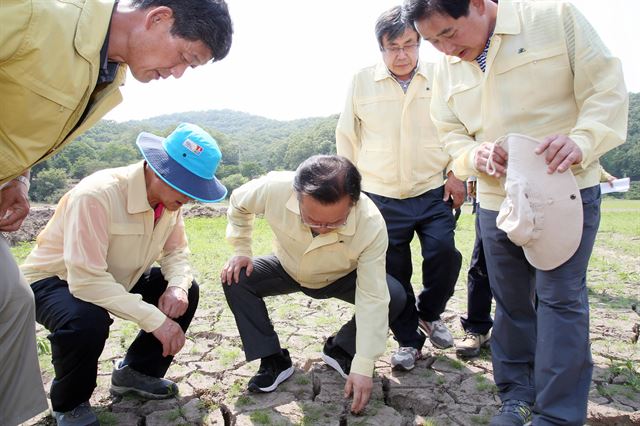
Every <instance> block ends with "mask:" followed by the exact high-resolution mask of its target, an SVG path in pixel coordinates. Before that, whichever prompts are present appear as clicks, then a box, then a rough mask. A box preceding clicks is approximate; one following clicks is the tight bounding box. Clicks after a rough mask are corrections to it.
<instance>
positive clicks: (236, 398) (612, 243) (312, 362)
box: [23, 202, 640, 426]
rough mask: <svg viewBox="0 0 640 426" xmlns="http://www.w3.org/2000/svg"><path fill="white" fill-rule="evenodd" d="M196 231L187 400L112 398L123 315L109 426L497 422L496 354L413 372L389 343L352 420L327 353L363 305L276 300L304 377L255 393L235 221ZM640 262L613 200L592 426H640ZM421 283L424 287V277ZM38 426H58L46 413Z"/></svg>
mask: <svg viewBox="0 0 640 426" xmlns="http://www.w3.org/2000/svg"><path fill="white" fill-rule="evenodd" d="M215 214H218V215H219V213H215ZM205 215H206V216H210V215H211V216H213V215H214V214H208V213H207V214H205ZM45 216H46V213H36V214H35V215H34V219H35V220H34V221H33V225H31V224H29V225H28V226H26V227H25V231H26V233H25V238H26V239H27V240H30V239H32V238H33V235H34V232H33V231H34V230H35V229H37V228H38V227H40V226H41V225H40V223H41V221H42V220H45V221H46V219H44V217H45ZM472 220H473V218H472V217H471V216H470V215H468V214H463V216H462V218H461V221H460V222H459V226H458V230H457V236H456V240H457V243H458V247H459V249H460V251H461V252H462V253H463V255H464V260H463V271H462V273H461V279H460V280H459V282H458V284H457V287H456V292H455V294H454V296H453V298H452V299H451V301H450V302H449V304H448V307H447V310H446V312H445V314H444V320H445V322H446V323H447V325H448V326H449V327H450V329H451V330H452V332H453V333H454V335H455V337H457V338H460V337H462V335H463V332H462V328H461V326H460V321H459V318H460V315H462V314H464V312H465V311H466V283H465V281H464V275H465V273H466V270H465V268H466V265H468V261H469V255H470V250H471V242H472V239H473V228H472V224H473V223H472ZM260 222H261V221H258V224H257V225H258V231H256V232H258V233H259V235H257V236H256V241H255V244H254V246H257V247H258V249H256V253H261V252H265V253H266V252H268V251H269V249H270V242H269V239H270V235H269V233H268V231H264V229H266V228H265V227H264V224H263V223H260ZM187 228H188V232H189V238H190V242H191V249H192V252H193V253H194V258H193V261H194V266H195V267H196V268H197V269H198V271H200V273H199V278H198V281H199V282H200V283H201V289H202V290H201V292H202V296H201V303H200V306H199V309H198V312H197V313H196V318H195V319H194V322H193V324H192V327H191V328H190V331H189V333H188V341H187V344H186V345H185V347H184V349H183V350H182V352H181V353H180V354H178V356H177V357H176V359H175V365H173V366H172V367H171V369H170V370H169V374H168V377H169V378H171V379H172V380H175V381H176V382H178V383H179V386H180V396H179V397H177V398H175V399H171V400H167V401H150V402H145V401H141V400H138V399H136V398H124V399H122V398H112V397H111V396H110V395H109V393H108V386H109V380H110V372H111V369H112V365H113V363H114V362H115V361H117V360H119V359H120V358H121V357H122V356H123V354H124V352H125V350H126V347H127V346H128V344H129V343H130V341H131V340H132V339H133V337H134V336H135V334H136V333H137V328H136V327H135V325H134V324H132V323H128V322H125V321H122V320H118V319H117V320H116V322H115V324H114V326H113V327H112V329H111V336H110V338H109V340H108V343H107V347H106V349H105V351H104V353H103V355H102V358H101V363H100V368H99V371H100V376H99V378H98V387H97V389H96V391H95V392H94V395H93V398H92V400H91V402H92V404H93V405H94V407H95V408H96V409H97V411H99V413H100V414H99V416H100V420H101V422H102V424H103V425H147V426H151V425H195V424H206V425H212V424H219V425H223V424H235V425H250V424H265V425H267V424H271V425H290V424H293V425H347V424H349V425H380V426H383V425H384V426H387V425H445V424H452V425H474V424H478V425H481V424H488V422H489V419H490V417H491V416H492V415H493V414H494V413H495V411H496V410H497V408H498V406H499V399H498V397H497V395H496V387H495V385H494V383H493V379H492V367H491V359H490V353H489V351H488V350H487V351H483V352H482V353H481V356H480V357H479V358H477V359H475V360H461V359H458V358H456V356H455V351H454V350H453V349H449V350H438V349H435V348H433V347H431V346H430V345H429V343H427V345H426V347H425V355H426V357H425V359H423V360H421V361H419V363H418V365H417V367H416V368H415V369H414V370H413V371H411V372H408V373H397V372H392V371H391V370H390V368H389V364H388V359H389V356H390V354H391V352H392V350H393V349H394V348H395V346H396V345H395V342H394V341H393V339H392V338H391V337H390V338H389V340H388V345H387V348H388V350H387V353H385V355H384V356H383V357H382V358H380V360H379V361H378V363H377V369H376V373H375V383H374V394H373V397H372V400H371V402H370V404H369V406H368V408H367V409H366V411H365V413H364V414H363V415H360V416H353V415H351V414H349V413H348V409H347V404H348V402H346V401H345V400H344V398H343V390H342V389H343V386H344V381H343V379H342V378H341V377H340V376H339V375H338V374H337V373H335V372H334V371H332V370H331V369H329V368H327V367H326V366H325V365H324V364H323V363H322V361H321V360H320V357H319V352H320V350H321V347H322V343H323V341H324V337H326V336H329V335H331V334H332V333H333V332H335V330H337V329H338V327H339V326H340V325H341V324H342V322H344V321H346V320H347V319H348V318H349V317H350V316H351V315H352V313H353V310H352V307H351V306H348V305H346V304H344V303H341V302H336V301H317V300H310V299H307V298H305V297H303V296H298V295H292V296H282V297H277V298H271V299H270V300H269V301H268V306H269V309H270V312H271V318H272V320H273V323H274V326H275V328H276V330H277V331H278V333H279V335H280V340H281V343H282V345H283V346H284V347H288V348H289V350H290V352H291V354H292V358H293V360H294V363H295V366H296V371H295V374H294V375H293V376H292V377H291V378H290V379H289V380H288V381H286V382H285V383H284V384H282V385H281V386H280V387H279V388H278V389H277V391H276V392H273V393H270V394H264V395H256V394H249V393H247V392H246V391H245V389H246V383H247V381H248V379H249V378H250V377H251V376H252V375H253V374H254V373H255V371H256V370H257V368H258V362H252V363H246V362H245V361H244V356H243V353H242V350H241V344H240V339H239V337H238V333H237V330H236V327H235V323H234V320H233V317H232V315H231V313H230V311H229V309H228V307H227V305H226V302H225V300H224V296H223V295H222V293H221V291H219V289H218V286H219V283H218V280H217V275H218V271H219V269H220V266H221V264H222V262H223V261H224V260H225V259H226V257H227V256H228V255H229V253H230V249H229V247H228V246H227V245H226V244H224V242H223V235H224V218H206V219H205V218H195V219H189V220H188V221H187ZM416 248H417V247H416ZM23 251H24V250H23ZM415 251H416V250H415V249H414V252H415ZM639 257H640V204H638V203H629V204H626V203H618V202H611V203H606V204H605V205H604V207H603V219H602V224H601V228H600V233H599V236H598V240H597V242H596V247H595V251H594V254H593V256H592V259H591V264H590V271H589V288H590V301H591V340H592V352H593V358H594V362H595V370H594V375H593V383H592V387H591V392H590V396H589V417H588V418H589V420H588V424H590V425H632V424H635V425H640V372H639V366H640V343H636V342H634V339H636V340H637V339H638V333H639V331H638V329H639V328H640V326H638V324H639V323H640V316H639V315H637V314H636V313H635V312H633V311H632V309H631V306H632V305H633V304H634V303H637V302H638V301H639V299H640V278H639V277H640V262H639V261H638V259H639ZM416 259H417V258H416ZM414 281H415V282H414V286H415V288H416V289H418V288H419V285H418V282H417V277H414ZM38 336H39V339H40V341H41V343H42V346H43V347H44V348H45V349H46V338H45V336H46V331H45V330H42V329H41V328H40V327H39V332H38ZM41 366H42V370H43V379H44V382H45V387H46V389H49V386H50V382H51V379H52V377H53V372H52V369H51V365H50V355H48V354H46V353H44V354H43V355H42V356H41ZM28 424H38V425H50V424H53V422H52V420H51V418H50V417H47V416H41V417H39V418H37V419H35V420H34V421H32V422H30V423H28Z"/></svg>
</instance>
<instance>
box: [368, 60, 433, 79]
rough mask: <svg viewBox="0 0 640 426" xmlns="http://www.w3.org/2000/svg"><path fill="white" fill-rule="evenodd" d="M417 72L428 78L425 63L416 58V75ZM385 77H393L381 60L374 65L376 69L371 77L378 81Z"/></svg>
mask: <svg viewBox="0 0 640 426" xmlns="http://www.w3.org/2000/svg"><path fill="white" fill-rule="evenodd" d="M417 74H420V75H421V76H423V77H424V78H426V79H429V77H428V75H427V69H426V65H425V64H424V63H423V62H422V61H420V60H418V65H417V69H416V75H417ZM414 77H415V75H414ZM385 78H394V77H393V75H392V74H391V71H389V68H387V65H386V64H385V63H384V62H383V61H380V62H378V64H377V65H376V69H375V71H374V73H373V79H374V81H376V82H378V81H382V80H384V79H385Z"/></svg>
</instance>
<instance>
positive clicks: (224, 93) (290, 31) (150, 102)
mask: <svg viewBox="0 0 640 426" xmlns="http://www.w3.org/2000/svg"><path fill="white" fill-rule="evenodd" d="M227 2H228V4H229V10H230V12H231V17H232V19H233V23H234V39H233V44H232V47H231V51H230V52H229V55H228V56H227V57H226V58H225V59H223V60H222V61H221V62H219V63H214V64H207V65H205V66H202V67H199V68H197V69H189V70H187V72H186V73H185V75H184V76H183V77H182V78H181V79H179V80H174V79H173V78H171V79H169V80H165V81H153V82H151V83H148V84H142V83H139V82H137V81H136V80H135V79H134V78H133V77H132V76H131V75H129V76H128V78H127V84H126V85H125V86H124V88H123V94H124V101H123V103H122V104H120V105H119V106H118V107H116V109H115V110H113V111H112V112H110V113H109V114H108V115H107V116H106V118H107V119H112V120H117V121H126V120H135V119H141V118H147V117H153V116H157V115H162V114H171V113H174V112H184V111H200V110H210V109H224V108H228V109H233V110H236V111H243V112H248V113H250V114H255V115H261V116H264V117H269V118H274V119H278V120H290V119H295V118H304V117H312V116H327V115H330V114H335V113H339V112H340V111H341V110H342V106H343V103H344V98H345V95H346V90H347V86H348V84H349V81H350V79H351V76H352V75H353V74H354V73H355V72H356V71H357V70H358V69H360V68H363V67H365V66H368V65H370V64H373V63H375V62H377V61H378V60H379V59H380V52H379V50H378V47H377V42H376V39H375V35H374V25H375V20H376V19H377V17H378V16H379V15H380V13H382V12H383V11H385V10H387V9H389V8H391V7H393V6H395V5H396V4H399V2H401V0H315V1H310V0H270V1H265V0H227ZM573 3H574V4H575V5H577V7H578V8H579V9H580V10H581V11H582V13H583V14H584V15H585V16H586V18H587V19H588V20H589V21H590V22H591V24H592V25H593V26H594V27H595V29H596V31H597V32H598V33H599V34H600V37H601V38H602V39H603V40H604V42H605V44H606V45H607V46H608V47H609V49H610V50H611V51H612V52H613V53H614V54H615V55H616V56H618V57H619V58H621V60H622V64H623V67H624V72H625V79H626V83H627V89H628V90H629V91H631V92H640V49H638V44H637V43H638V40H639V39H640V23H638V18H639V17H640V1H638V0H573ZM633 40H636V41H635V42H634V41H633ZM420 55H421V57H422V58H423V59H427V60H431V61H435V60H437V58H438V56H439V53H438V52H436V51H435V50H434V49H433V48H432V47H431V46H430V45H429V43H423V44H422V47H421V50H420Z"/></svg>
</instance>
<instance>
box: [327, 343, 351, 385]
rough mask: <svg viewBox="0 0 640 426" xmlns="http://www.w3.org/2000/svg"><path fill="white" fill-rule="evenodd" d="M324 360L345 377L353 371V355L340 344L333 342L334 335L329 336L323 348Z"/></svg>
mask: <svg viewBox="0 0 640 426" xmlns="http://www.w3.org/2000/svg"><path fill="white" fill-rule="evenodd" d="M322 360H323V361H324V362H325V363H326V364H327V365H328V366H329V367H332V368H333V369H334V370H336V371H337V372H338V373H340V375H341V376H342V377H344V378H345V379H346V378H347V376H349V373H350V372H351V361H352V360H353V357H352V356H351V355H349V354H348V353H347V352H346V351H345V350H344V349H342V348H341V347H340V346H338V345H336V344H335V343H333V337H329V338H328V339H327V341H326V342H325V343H324V348H322Z"/></svg>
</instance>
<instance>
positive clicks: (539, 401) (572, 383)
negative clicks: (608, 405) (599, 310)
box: [479, 186, 600, 425]
mask: <svg viewBox="0 0 640 426" xmlns="http://www.w3.org/2000/svg"><path fill="white" fill-rule="evenodd" d="M580 193H581V195H582V203H583V205H582V207H583V211H584V225H583V230H582V240H581V241H580V246H579V247H578V250H577V251H576V253H575V254H574V255H573V256H572V257H571V258H570V259H569V260H568V261H567V262H565V263H564V264H562V265H560V266H559V267H557V268H556V269H553V270H550V271H540V270H537V269H535V268H534V267H533V266H531V265H530V264H529V263H528V262H527V260H526V258H525V256H524V252H523V250H522V248H520V247H518V246H516V245H515V244H513V243H512V242H511V241H510V240H509V239H508V238H507V235H506V234H505V233H504V232H503V231H501V230H499V229H498V228H497V227H496V216H497V213H498V212H496V211H492V210H485V209H482V208H481V209H480V213H479V214H480V216H479V218H480V222H481V223H480V226H481V228H482V243H483V247H484V252H485V258H486V261H487V272H488V273H489V281H490V283H491V290H492V292H493V296H494V298H495V300H496V314H495V320H494V325H493V335H492V338H491V353H492V361H493V376H494V379H495V382H496V385H497V386H498V390H499V392H500V398H501V399H502V401H506V400H508V399H519V400H523V401H527V402H529V403H535V404H534V409H533V411H534V418H533V424H534V425H583V424H584V423H585V421H586V416H587V401H588V395H589V386H590V384H591V374H592V371H593V361H592V359H591V345H590V342H589V300H588V297H587V282H586V275H587V266H588V263H589V258H590V257H591V251H592V250H593V244H594V242H595V238H596V234H597V232H598V225H599V223H600V187H599V186H595V187H591V188H586V189H583V190H581V191H580ZM535 295H537V297H538V307H537V311H536V307H535V301H534V297H535Z"/></svg>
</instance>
